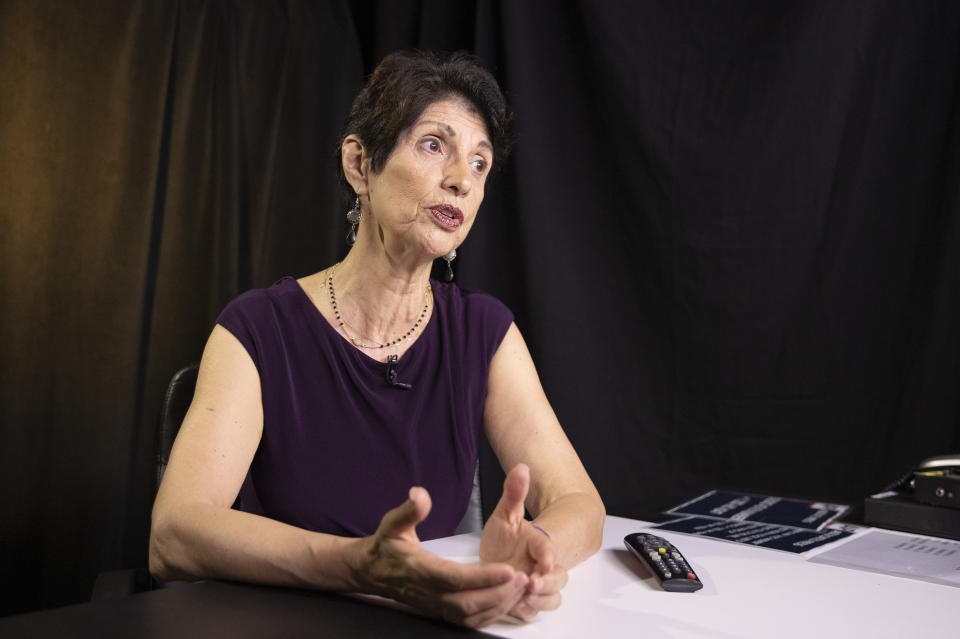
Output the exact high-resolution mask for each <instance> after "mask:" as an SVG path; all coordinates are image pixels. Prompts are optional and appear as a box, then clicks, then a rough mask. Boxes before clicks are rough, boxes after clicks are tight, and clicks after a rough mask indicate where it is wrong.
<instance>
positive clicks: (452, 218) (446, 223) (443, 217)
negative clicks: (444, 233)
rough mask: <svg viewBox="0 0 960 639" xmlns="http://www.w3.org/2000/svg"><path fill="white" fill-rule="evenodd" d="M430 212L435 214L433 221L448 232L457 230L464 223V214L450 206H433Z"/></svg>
mask: <svg viewBox="0 0 960 639" xmlns="http://www.w3.org/2000/svg"><path fill="white" fill-rule="evenodd" d="M430 212H431V213H433V219H435V220H436V221H437V224H439V225H440V226H442V227H443V228H445V229H447V230H448V231H455V230H457V229H458V228H460V224H462V223H463V212H462V211H461V210H460V209H458V208H457V207H455V206H452V205H450V204H437V205H436V206H431V207H430Z"/></svg>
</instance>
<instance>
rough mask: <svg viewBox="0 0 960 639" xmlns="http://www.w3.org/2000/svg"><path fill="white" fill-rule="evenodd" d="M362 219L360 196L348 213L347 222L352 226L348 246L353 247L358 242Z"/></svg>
mask: <svg viewBox="0 0 960 639" xmlns="http://www.w3.org/2000/svg"><path fill="white" fill-rule="evenodd" d="M361 217H362V215H361V212H360V196H359V195H358V196H357V199H356V201H355V202H354V203H353V208H352V209H350V210H349V211H347V222H348V223H349V224H350V231H349V232H348V233H347V246H353V243H354V242H356V241H357V224H359V223H360V218H361Z"/></svg>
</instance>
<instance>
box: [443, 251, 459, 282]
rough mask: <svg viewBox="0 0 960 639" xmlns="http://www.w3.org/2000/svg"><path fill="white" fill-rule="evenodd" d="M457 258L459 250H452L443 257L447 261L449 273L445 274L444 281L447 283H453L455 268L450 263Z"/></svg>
mask: <svg viewBox="0 0 960 639" xmlns="http://www.w3.org/2000/svg"><path fill="white" fill-rule="evenodd" d="M456 258H457V249H450V252H449V253H447V254H446V255H444V256H443V259H445V260H446V261H447V271H446V272H445V273H444V274H443V279H444V280H446V281H447V282H452V281H453V267H452V266H450V262H452V261H453V260H455V259H456Z"/></svg>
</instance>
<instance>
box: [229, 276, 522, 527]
mask: <svg viewBox="0 0 960 639" xmlns="http://www.w3.org/2000/svg"><path fill="white" fill-rule="evenodd" d="M430 284H431V286H432V287H433V297H434V310H433V314H432V316H431V317H430V320H429V322H428V323H427V325H426V327H425V328H424V329H423V332H422V334H421V335H420V337H419V338H418V339H417V340H416V342H414V343H413V344H412V345H411V346H410V348H409V349H408V350H407V351H406V353H404V355H403V357H401V358H400V360H399V362H398V363H397V365H396V373H397V379H398V380H399V381H400V382H405V383H408V384H412V388H411V389H410V390H403V389H400V388H396V387H393V386H391V385H390V384H389V383H388V382H387V364H384V363H381V362H378V361H376V360H374V359H372V358H371V357H369V356H367V355H366V354H365V353H362V352H361V351H359V350H357V349H356V348H355V347H354V346H352V345H351V344H350V343H348V342H347V340H345V339H344V338H343V337H341V336H340V334H339V333H337V331H335V330H334V328H333V327H332V326H330V324H329V323H328V322H327V320H326V319H325V318H324V317H323V316H322V315H321V314H320V312H319V311H318V310H317V308H316V307H315V306H314V305H313V302H312V301H311V300H310V298H309V297H308V296H307V294H306V292H304V290H303V289H302V288H301V287H300V285H299V284H298V283H297V281H296V280H294V279H292V278H284V279H282V280H280V281H279V282H277V283H276V284H274V285H273V286H271V287H269V288H265V289H255V290H252V291H248V292H246V293H244V294H242V295H240V296H239V297H238V298H236V299H235V300H233V301H232V302H230V304H228V305H227V307H226V308H225V309H224V311H223V313H221V314H220V317H219V318H218V319H217V323H218V324H220V325H221V326H223V327H224V328H226V329H227V330H228V331H230V332H231V333H232V334H233V335H235V336H236V337H237V339H238V340H240V343H241V344H243V346H244V348H246V350H247V352H248V353H249V354H250V357H251V358H252V359H253V362H254V364H255V365H256V367H257V371H258V372H259V374H260V389H261V394H262V401H263V436H262V438H261V441H260V447H259V448H258V449H257V452H256V455H255V456H254V458H253V462H252V463H251V465H250V470H249V472H248V474H247V478H246V480H245V481H244V483H243V487H242V488H241V490H240V496H239V504H238V506H237V507H238V508H239V509H241V510H245V511H247V512H252V513H256V514H260V515H265V516H267V517H270V518H272V519H276V520H279V521H282V522H286V523H288V524H292V525H294V526H298V527H300V528H305V529H308V530H313V531H318V532H325V533H332V534H336V535H345V536H365V535H370V534H372V533H373V532H374V531H375V530H376V529H377V526H378V525H379V523H380V518H381V517H382V516H383V514H384V513H386V512H387V511H388V510H390V509H391V508H394V507H396V506H398V505H400V504H401V503H402V502H403V501H404V500H405V499H406V498H407V491H408V490H409V488H410V486H415V485H416V486H423V487H424V488H426V489H427V490H428V491H429V492H430V496H431V498H432V500H433V508H432V510H431V512H430V515H429V516H428V517H427V519H426V520H424V521H423V522H422V523H421V524H420V525H419V526H418V527H417V534H418V535H419V536H420V538H421V539H424V540H426V539H433V538H436V537H443V536H447V535H450V534H452V533H453V531H454V529H455V528H456V526H457V524H459V523H460V520H461V519H462V517H463V515H464V513H465V512H466V508H467V503H468V501H469V499H470V491H471V488H472V485H473V474H474V469H475V467H476V463H477V445H478V437H479V434H480V431H481V428H482V422H483V406H484V402H485V400H486V395H487V377H488V373H489V370H490V361H491V359H492V358H493V355H494V353H495V352H496V351H497V348H499V346H500V343H501V341H502V340H503V337H504V335H505V334H506V332H507V328H509V326H510V323H511V322H512V321H513V315H512V314H511V313H510V311H509V310H508V309H507V308H506V307H505V306H504V305H503V304H502V303H500V302H499V301H497V300H496V299H495V298H493V297H491V296H490V295H487V294H486V293H480V292H473V291H467V290H464V289H460V288H459V287H457V286H456V285H454V284H441V283H439V282H435V281H431V282H430Z"/></svg>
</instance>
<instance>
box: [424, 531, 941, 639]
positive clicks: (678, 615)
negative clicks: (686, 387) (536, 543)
mask: <svg viewBox="0 0 960 639" xmlns="http://www.w3.org/2000/svg"><path fill="white" fill-rule="evenodd" d="M650 525H651V524H648V523H646V522H641V521H635V520H631V519H624V518H621V517H607V521H606V526H605V528H604V535H603V547H602V548H601V549H600V551H599V552H598V553H597V554H596V555H594V556H593V557H591V558H590V559H588V560H587V561H585V562H583V563H582V564H580V565H579V566H577V567H576V568H574V569H573V570H571V571H570V580H569V583H568V584H567V587H566V588H565V589H564V590H563V605H562V606H561V607H560V609H558V610H556V611H553V612H548V613H541V614H540V615H538V616H537V618H535V619H534V620H533V621H531V622H529V623H526V624H520V623H516V624H513V623H509V622H498V623H495V624H493V625H491V626H488V627H487V628H485V629H484V630H485V631H486V632H488V633H491V634H493V635H496V636H501V637H523V638H526V637H544V638H547V637H549V638H550V639H562V638H564V637H577V638H578V639H583V638H588V639H590V638H594V639H616V638H618V637H630V638H631V639H636V638H638V637H642V638H648V637H650V638H656V637H669V638H671V639H686V638H689V637H715V638H719V639H726V638H733V637H758V638H763V639H779V638H789V637H803V638H805V639H819V638H822V637H870V638H876V637H896V638H897V639H908V638H913V637H958V638H960V588H954V587H951V586H943V585H937V584H932V583H927V582H923V581H916V580H912V579H906V578H902V577H893V576H889V575H884V574H877V573H871V572H864V571H859V570H851V569H847V568H839V567H836V566H829V565H822V564H815V563H811V562H808V561H806V560H805V559H804V558H803V557H802V556H799V555H793V554H790V553H786V552H779V551H775V550H766V549H762V548H755V547H750V546H745V545H741V544H734V543H729V542H722V541H716V540H711V539H707V538H701V537H692V536H689V535H682V534H677V533H670V532H664V531H653V532H654V533H656V534H659V535H660V536H662V537H665V538H667V539H669V540H670V541H671V542H673V543H674V544H676V546H677V547H678V548H679V549H680V551H681V552H682V553H683V554H684V556H686V558H687V560H688V561H689V562H690V564H691V566H692V567H693V569H694V571H695V572H696V573H697V575H698V576H699V577H700V579H701V581H703V584H704V586H703V589H701V590H700V591H698V592H695V593H669V592H664V591H663V590H661V589H660V588H659V586H658V585H657V584H656V582H655V580H654V578H653V576H652V575H651V574H650V573H649V572H648V571H647V569H646V567H644V566H643V565H642V564H640V562H639V561H638V560H637V559H636V558H634V557H633V556H632V555H631V554H630V553H629V551H627V550H626V548H625V547H624V545H623V537H624V535H626V534H627V533H631V532H637V531H639V530H642V529H644V528H646V527H648V526H650ZM479 539H480V537H479V534H477V533H472V534H468V535H458V536H456V537H448V538H446V539H437V540H434V541H430V542H427V543H425V544H424V546H425V547H427V548H428V549H430V550H431V551H433V552H435V553H437V554H439V555H441V556H444V557H448V558H451V559H456V560H458V561H463V562H471V561H476V555H477V548H478V545H479Z"/></svg>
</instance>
